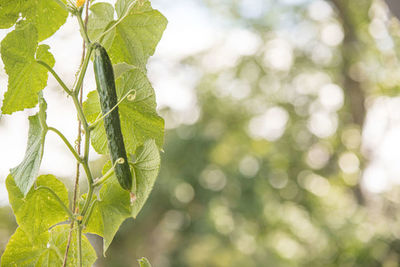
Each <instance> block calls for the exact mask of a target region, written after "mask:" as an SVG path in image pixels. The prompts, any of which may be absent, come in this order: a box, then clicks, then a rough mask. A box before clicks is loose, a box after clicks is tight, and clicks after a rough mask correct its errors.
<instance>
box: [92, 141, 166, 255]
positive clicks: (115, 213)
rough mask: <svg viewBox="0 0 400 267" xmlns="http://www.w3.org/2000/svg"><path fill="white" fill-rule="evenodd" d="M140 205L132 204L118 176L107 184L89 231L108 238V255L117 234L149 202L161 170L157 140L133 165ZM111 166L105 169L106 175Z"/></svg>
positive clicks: (144, 146)
mask: <svg viewBox="0 0 400 267" xmlns="http://www.w3.org/2000/svg"><path fill="white" fill-rule="evenodd" d="M133 165H134V167H133V170H132V175H133V176H134V177H135V183H134V186H135V189H136V192H135V193H136V201H134V202H133V203H131V198H130V193H129V192H128V191H126V190H123V189H122V188H121V186H120V185H119V183H118V181H117V179H116V177H115V176H112V177H111V178H109V180H107V181H106V182H105V184H104V185H103V187H102V188H101V190H100V193H99V199H98V202H97V203H96V204H95V205H96V206H95V207H94V210H93V213H92V216H91V217H90V220H89V222H88V225H87V227H86V229H85V231H87V232H89V233H94V234H97V235H100V236H102V237H103V238H104V253H105V252H106V250H107V248H108V246H109V245H110V244H111V241H112V240H113V238H114V236H115V233H116V232H117V231H118V229H119V227H120V225H121V224H122V222H123V221H124V220H125V219H126V218H128V217H131V216H132V217H134V218H135V217H136V216H137V214H138V213H139V211H140V210H141V208H142V207H143V205H144V203H145V202H146V200H147V198H148V196H149V194H150V192H151V190H152V188H153V185H154V182H155V180H156V178H157V174H158V170H159V167H160V155H159V152H158V147H157V145H156V144H155V142H154V140H148V141H146V142H145V144H144V145H143V146H142V147H140V148H139V149H138V153H137V160H136V162H135V163H134V164H133ZM110 167H111V163H110V162H108V163H107V164H106V165H105V166H104V171H103V172H104V173H105V172H106V171H108V170H109V168H110Z"/></svg>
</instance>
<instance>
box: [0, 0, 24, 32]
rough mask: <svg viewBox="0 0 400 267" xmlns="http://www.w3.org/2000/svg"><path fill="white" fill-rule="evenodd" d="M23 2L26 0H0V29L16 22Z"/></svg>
mask: <svg viewBox="0 0 400 267" xmlns="http://www.w3.org/2000/svg"><path fill="white" fill-rule="evenodd" d="M25 3H26V0H0V7H1V8H0V29H8V28H10V27H12V26H13V25H14V24H15V23H16V22H17V20H18V18H19V10H22V9H23V7H24V6H25Z"/></svg>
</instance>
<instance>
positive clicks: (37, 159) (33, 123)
mask: <svg viewBox="0 0 400 267" xmlns="http://www.w3.org/2000/svg"><path fill="white" fill-rule="evenodd" d="M41 103H42V104H41V105H40V111H39V113H38V114H36V115H35V116H31V117H29V133H28V144H27V146H26V152H25V157H24V159H23V161H22V162H21V163H20V164H19V165H18V166H17V167H15V168H13V169H11V175H12V176H13V177H14V180H15V183H16V185H17V186H18V188H19V190H21V192H22V193H23V195H24V196H25V195H26V194H28V192H29V190H30V189H31V187H32V185H33V183H34V182H35V179H36V177H37V175H38V173H39V169H40V163H41V162H42V157H43V149H44V142H45V137H46V129H43V127H42V125H41V124H40V117H42V118H43V119H45V118H46V102H44V99H43V98H41ZM44 127H46V126H44Z"/></svg>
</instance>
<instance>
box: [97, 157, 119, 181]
mask: <svg viewBox="0 0 400 267" xmlns="http://www.w3.org/2000/svg"><path fill="white" fill-rule="evenodd" d="M117 164H118V160H117V161H115V163H114V165H113V166H112V167H111V168H110V169H109V170H108V171H107V172H106V173H105V174H104V175H103V176H102V177H101V178H99V179H97V180H96V181H95V182H94V184H93V186H94V187H97V186H99V185H101V184H102V183H104V182H105V181H107V179H108V178H110V177H111V175H113V173H114V168H115V165H117Z"/></svg>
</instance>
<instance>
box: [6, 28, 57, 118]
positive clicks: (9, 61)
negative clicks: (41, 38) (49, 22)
mask: <svg viewBox="0 0 400 267" xmlns="http://www.w3.org/2000/svg"><path fill="white" fill-rule="evenodd" d="M48 49H49V46H47V45H40V46H39V47H38V36H37V31H36V28H35V27H34V26H33V25H32V24H19V25H17V27H16V29H15V30H14V31H12V32H10V33H9V34H8V35H7V36H6V37H5V38H4V39H3V41H2V42H1V57H2V59H3V62H4V67H5V70H6V72H7V74H8V90H7V92H6V93H5V94H4V100H3V106H2V108H1V110H2V112H3V114H11V113H13V112H15V111H20V110H23V109H25V108H32V107H34V106H36V104H37V103H38V92H40V91H41V90H43V88H45V87H46V85H47V78H48V72H47V70H46V69H45V68H44V67H43V66H41V65H39V64H38V63H37V62H36V60H42V61H44V62H46V63H47V64H48V65H50V66H51V67H53V66H54V62H55V61H54V58H53V56H52V55H51V54H50V52H48ZM35 53H36V58H35Z"/></svg>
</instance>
